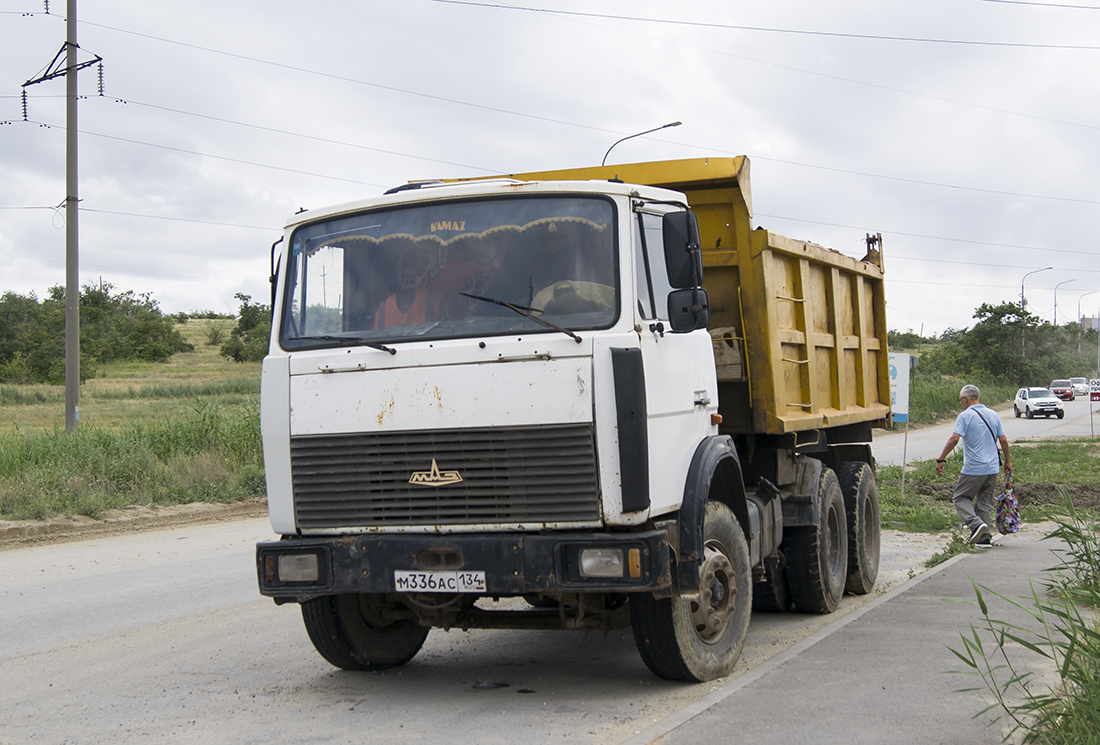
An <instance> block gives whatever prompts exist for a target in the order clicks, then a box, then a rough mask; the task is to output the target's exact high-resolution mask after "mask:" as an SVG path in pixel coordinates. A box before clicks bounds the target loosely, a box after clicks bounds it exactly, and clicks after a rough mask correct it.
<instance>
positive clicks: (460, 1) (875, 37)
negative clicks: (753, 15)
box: [428, 0, 1100, 51]
mask: <svg viewBox="0 0 1100 745" xmlns="http://www.w3.org/2000/svg"><path fill="white" fill-rule="evenodd" d="M428 2H431V3H439V4H442V5H466V6H471V7H477V8H489V9H494V10H518V11H524V12H528V13H544V14H547V15H556V16H577V17H581V18H599V19H602V20H613V21H634V22H639V23H653V24H661V25H666V26H688V27H694V28H711V29H721V30H732V31H757V32H764V33H771V34H794V35H799V36H823V37H830V38H838V39H861V40H870V41H901V42H914V43H921V44H952V45H965V46H981V47H1013V48H1024V49H1070V50H1087V51H1095V50H1097V49H1100V46H1096V45H1091V44H1033V43H1024V42H1008V41H978V40H975V39H934V38H927V37H912V36H888V35H882V34H853V33H845V32H839V31H807V30H804V29H791V28H775V27H767V26H742V25H737V24H732V23H714V22H711V21H680V20H675V19H670V18H645V17H642V16H626V15H617V14H612V13H590V12H583V11H576V10H559V9H554V8H532V7H528V6H522V5H505V4H503V3H482V2H473V0H428Z"/></svg>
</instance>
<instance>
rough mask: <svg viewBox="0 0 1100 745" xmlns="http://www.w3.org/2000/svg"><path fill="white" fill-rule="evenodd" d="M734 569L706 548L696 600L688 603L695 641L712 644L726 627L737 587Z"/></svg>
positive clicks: (727, 560)
mask: <svg viewBox="0 0 1100 745" xmlns="http://www.w3.org/2000/svg"><path fill="white" fill-rule="evenodd" d="M733 576H734V568H733V564H732V563H731V562H730V560H729V559H728V558H726V555H725V554H723V553H722V552H721V551H719V550H717V549H715V548H712V547H710V546H707V548H706V550H705V553H704V558H703V567H702V571H701V573H700V577H699V600H698V601H693V602H692V603H691V623H692V625H693V626H694V627H695V632H696V633H697V634H698V635H699V638H700V639H702V640H703V641H705V642H714V641H716V640H717V639H718V638H719V637H720V636H722V633H723V632H724V631H725V630H726V627H727V626H728V625H729V620H730V617H731V616H732V615H733V609H734V601H735V600H736V598H735V596H736V594H737V588H736V586H734V584H733Z"/></svg>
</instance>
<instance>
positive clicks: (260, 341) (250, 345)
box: [221, 292, 271, 362]
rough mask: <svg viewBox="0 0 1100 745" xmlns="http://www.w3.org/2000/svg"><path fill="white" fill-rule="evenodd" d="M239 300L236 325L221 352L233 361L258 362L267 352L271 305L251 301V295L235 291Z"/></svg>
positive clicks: (269, 335)
mask: <svg viewBox="0 0 1100 745" xmlns="http://www.w3.org/2000/svg"><path fill="white" fill-rule="evenodd" d="M234 297H236V298H237V299H238V300H240V301H241V306H240V311H239V314H238V319H237V327H236V328H235V329H234V330H233V334H232V336H230V337H229V340H228V341H226V342H225V344H222V348H221V354H222V356H223V357H227V358H229V359H231V360H233V361H235V362H258V361H260V360H262V359H263V358H264V356H265V355H266V354H267V348H268V341H269V339H270V337H271V306H270V305H262V304H260V303H253V302H252V296H251V295H244V294H241V293H239V292H238V293H237V294H236V295H235V296H234Z"/></svg>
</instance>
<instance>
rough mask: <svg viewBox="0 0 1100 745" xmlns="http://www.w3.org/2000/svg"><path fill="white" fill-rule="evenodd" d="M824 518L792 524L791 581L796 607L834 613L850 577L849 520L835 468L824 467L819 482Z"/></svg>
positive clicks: (787, 538)
mask: <svg viewBox="0 0 1100 745" xmlns="http://www.w3.org/2000/svg"><path fill="white" fill-rule="evenodd" d="M817 492H818V500H817V503H818V506H819V509H820V512H821V521H820V524H819V525H817V526H814V525H807V526H798V527H793V528H788V529H787V530H786V531H784V533H783V543H784V544H785V545H786V546H787V582H788V583H789V584H790V587H791V597H792V598H793V600H794V605H795V607H796V608H797V609H798V610H799V611H802V612H803V613H832V612H833V611H834V610H836V606H837V604H839V603H840V598H841V596H842V595H843V594H844V585H845V583H846V582H847V580H848V521H847V519H846V518H845V515H844V495H843V494H842V493H841V491H840V482H838V481H837V478H836V473H834V472H833V470H832V469H831V468H822V469H821V478H820V480H819V481H818V485H817Z"/></svg>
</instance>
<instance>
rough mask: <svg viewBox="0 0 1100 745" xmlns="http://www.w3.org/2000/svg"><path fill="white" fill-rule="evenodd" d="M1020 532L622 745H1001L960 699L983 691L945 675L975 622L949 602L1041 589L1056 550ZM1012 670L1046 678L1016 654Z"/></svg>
mask: <svg viewBox="0 0 1100 745" xmlns="http://www.w3.org/2000/svg"><path fill="white" fill-rule="evenodd" d="M1027 527H1030V530H1027ZM1046 527H1048V528H1049V527H1050V526H1046ZM1025 530H1026V531H1027V532H1023V533H1020V534H1017V535H1011V536H1003V537H999V538H998V539H997V540H998V542H999V543H998V545H995V546H994V547H993V548H992V549H989V550H986V551H983V552H982V553H979V554H967V555H963V556H959V557H956V558H955V559H952V560H951V561H950V562H948V563H946V564H945V565H943V566H941V567H938V568H936V569H934V570H931V571H929V572H927V573H925V574H923V575H921V576H919V577H917V578H915V579H914V580H912V581H911V582H908V583H906V584H905V585H903V586H902V587H899V588H898V589H897V590H894V591H892V592H890V593H888V594H886V595H884V596H883V597H882V598H878V599H876V600H875V601H873V602H871V603H868V604H867V605H866V606H864V607H863V608H861V609H860V610H859V611H856V612H854V613H853V614H851V616H849V617H847V618H845V619H841V620H840V621H839V622H838V623H837V624H835V625H831V626H830V627H827V628H826V629H823V630H822V631H821V632H818V633H817V634H815V635H813V636H811V637H809V638H807V639H805V640H803V642H801V643H800V644H799V645H796V646H795V647H792V648H791V649H790V650H787V651H786V652H784V653H783V654H781V655H779V656H777V657H776V658H773V660H771V661H769V662H768V663H765V664H764V665H761V666H759V667H758V668H754V669H753V670H750V671H749V672H747V673H745V674H744V675H742V676H739V677H737V678H733V679H731V680H730V681H729V682H728V683H727V684H726V685H724V686H722V688H720V689H718V690H716V691H715V692H714V693H712V694H710V695H708V696H707V697H705V698H704V699H701V700H700V701H699V702H696V704H695V705H694V706H693V707H690V708H689V709H686V710H684V711H682V712H680V713H678V715H675V716H673V717H669V718H668V719H666V720H664V721H662V722H659V723H657V724H656V725H654V726H653V727H651V728H650V729H648V730H646V731H645V732H642V733H639V735H638V736H636V737H634V738H632V739H631V740H629V741H628V742H629V743H630V744H631V745H638V744H640V743H649V742H657V743H661V745H698V743H706V742H733V741H736V742H744V743H753V745H773V744H774V745H789V744H790V743H814V744H815V745H828V744H832V743H836V744H837V745H840V744H843V745H851V744H853V743H874V744H876V745H880V744H882V743H899V744H901V743H904V744H905V745H915V744H921V743H929V744H932V743H934V744H936V745H939V744H940V743H951V745H962V744H967V743H1000V742H1001V741H1002V737H1003V735H1004V732H1005V731H1007V730H1004V729H1002V725H1001V724H1000V723H998V724H994V725H992V726H988V723H989V722H990V721H991V720H992V719H993V718H994V717H995V716H996V715H997V714H999V713H1000V712H999V711H996V710H995V711H992V712H991V713H990V714H987V715H985V716H983V717H982V718H979V719H974V715H975V714H977V713H978V712H979V711H981V710H982V709H983V708H985V706H986V705H987V698H986V697H984V696H982V695H981V694H979V693H956V691H958V690H959V689H962V688H973V687H982V685H983V684H982V681H981V679H980V678H979V677H978V676H976V675H956V674H951V672H950V671H957V670H962V669H964V668H965V666H964V665H963V663H962V662H961V661H960V660H959V659H958V658H956V657H955V655H954V654H952V653H951V651H950V649H949V647H951V648H954V649H958V650H960V651H961V650H962V648H963V647H962V640H961V637H960V634H961V633H969V631H970V626H971V624H973V625H975V626H979V625H980V624H981V622H982V620H983V618H982V615H981V613H980V611H979V609H978V607H977V605H975V604H972V602H970V603H968V602H957V601H975V600H976V595H975V592H974V588H973V586H972V585H971V577H972V578H973V579H974V580H975V581H976V582H978V583H979V584H980V585H982V586H983V587H988V588H990V589H992V590H995V591H996V592H999V593H1001V594H1002V595H1005V596H1006V597H1010V598H1014V599H1022V598H1027V597H1030V595H1031V587H1030V584H1029V580H1034V581H1035V583H1036V585H1037V586H1040V587H1039V589H1040V592H1041V591H1042V588H1041V583H1042V582H1043V581H1045V579H1046V576H1047V573H1046V572H1044V571H1043V570H1044V569H1047V568H1049V567H1052V566H1055V565H1057V564H1058V563H1059V562H1058V559H1057V557H1056V556H1055V555H1054V554H1053V553H1052V552H1051V549H1052V548H1059V547H1060V545H1062V544H1057V543H1055V542H1053V541H1041V540H1040V539H1041V538H1042V537H1043V535H1044V533H1043V532H1039V531H1037V530H1035V527H1034V526H1026V527H1025ZM983 594H984V595H985V597H986V601H987V603H989V606H990V615H991V616H992V617H993V618H995V619H998V620H1005V621H1009V622H1012V623H1018V624H1020V625H1022V626H1025V627H1027V628H1034V627H1035V626H1036V623H1035V622H1034V620H1033V619H1031V618H1030V617H1029V616H1028V615H1027V614H1026V613H1024V611H1021V610H1019V609H1016V608H1013V607H1012V606H1011V605H1009V604H1007V603H1005V602H1004V601H1001V600H1000V599H998V598H994V597H992V596H991V595H990V594H989V593H983ZM1028 605H1029V607H1030V604H1028ZM985 641H988V635H986V637H985ZM987 649H988V645H987ZM1014 662H1015V663H1016V664H1019V665H1021V666H1024V667H1030V668H1032V669H1037V672H1041V673H1048V672H1050V671H1049V670H1048V669H1043V668H1041V667H1040V666H1041V665H1043V664H1044V661H1042V660H1041V659H1040V658H1038V656H1037V655H1034V654H1033V653H1030V652H1027V651H1026V650H1024V649H1022V648H1018V647H1017V648H1016V655H1015V657H1014ZM1045 679H1046V680H1047V681H1048V682H1049V680H1050V678H1049V677H1046V678H1045Z"/></svg>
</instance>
